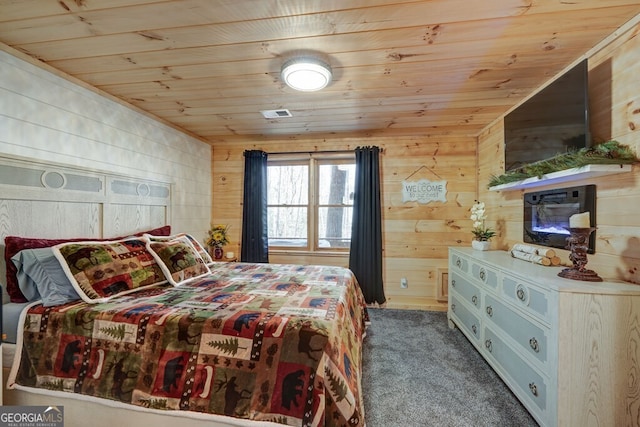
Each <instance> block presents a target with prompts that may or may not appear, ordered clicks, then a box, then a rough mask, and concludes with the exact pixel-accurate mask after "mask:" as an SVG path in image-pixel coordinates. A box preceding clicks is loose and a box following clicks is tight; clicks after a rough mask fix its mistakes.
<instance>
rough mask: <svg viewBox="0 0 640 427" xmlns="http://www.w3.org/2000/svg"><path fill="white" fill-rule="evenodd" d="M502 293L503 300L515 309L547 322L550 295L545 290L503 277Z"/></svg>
mask: <svg viewBox="0 0 640 427" xmlns="http://www.w3.org/2000/svg"><path fill="white" fill-rule="evenodd" d="M502 292H503V295H504V296H505V298H506V299H507V300H509V301H512V302H514V303H515V305H516V306H517V307H520V308H522V309H524V310H526V311H527V312H528V313H530V314H532V315H533V316H535V317H537V318H540V319H541V320H542V321H544V322H548V321H549V318H548V317H549V301H550V295H549V292H548V291H546V290H542V289H540V288H537V287H535V286H531V285H529V284H528V283H526V282H522V281H520V280H517V279H515V278H513V277H504V279H503V280H502Z"/></svg>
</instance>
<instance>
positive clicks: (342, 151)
mask: <svg viewBox="0 0 640 427" xmlns="http://www.w3.org/2000/svg"><path fill="white" fill-rule="evenodd" d="M354 151H355V149H353V150H320V151H276V152H273V153H272V152H268V151H267V152H266V153H267V154H273V155H278V154H347V153H353V152H354ZM380 153H384V149H382V148H380Z"/></svg>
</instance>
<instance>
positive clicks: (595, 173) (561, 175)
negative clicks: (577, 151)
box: [489, 164, 631, 191]
mask: <svg viewBox="0 0 640 427" xmlns="http://www.w3.org/2000/svg"><path fill="white" fill-rule="evenodd" d="M624 172H631V165H598V164H594V165H586V166H582V167H580V168H573V169H567V170H563V171H559V172H552V173H548V174H545V175H542V176H541V177H532V178H527V179H523V180H521V181H515V182H509V183H507V184H500V185H494V186H493V187H489V191H511V190H521V189H523V188H533V187H541V186H543V185H550V184H558V183H563V182H570V181H578V180H582V179H588V178H597V177H601V176H606V175H615V174H618V173H624Z"/></svg>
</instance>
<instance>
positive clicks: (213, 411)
mask: <svg viewBox="0 0 640 427" xmlns="http://www.w3.org/2000/svg"><path fill="white" fill-rule="evenodd" d="M1 167H2V165H1V164H0V179H1V177H2V173H1ZM26 167H27V168H32V165H29V166H26ZM59 170H60V169H57V171H59ZM60 173H64V172H60ZM74 173H76V174H77V171H74ZM105 179H106V180H110V179H112V178H111V177H106V178H105ZM117 179H120V180H122V177H119V178H117ZM125 181H126V180H125ZM0 184H1V183H0ZM142 184H143V186H142V187H141V183H139V182H138V183H135V185H134V186H133V187H131V186H107V188H109V189H122V188H125V190H126V189H127V188H135V189H136V191H139V190H140V188H142V189H143V193H144V194H143V195H142V199H144V200H150V198H153V197H156V199H154V200H151V201H150V202H149V203H146V204H145V203H139V201H136V202H135V203H133V202H132V198H136V200H137V199H140V197H136V195H124V196H123V197H125V198H126V203H123V206H124V209H125V210H127V211H129V210H130V209H131V206H136V208H137V209H139V210H140V211H142V212H146V213H149V214H150V218H151V220H150V221H145V222H144V224H145V225H146V226H148V227H152V226H159V227H156V228H154V229H149V228H147V229H146V230H145V231H136V229H137V230H140V228H141V227H140V226H139V224H138V227H136V229H133V230H132V231H131V233H130V234H129V235H126V234H125V235H124V236H122V235H121V236H120V237H118V238H112V239H106V238H104V237H103V236H105V235H109V234H108V232H105V231H104V230H102V231H101V232H100V233H98V234H99V236H91V237H100V238H99V239H95V238H76V239H69V238H66V237H64V238H61V239H52V240H51V241H50V242H48V243H52V244H51V245H48V246H46V247H44V248H42V247H40V248H27V247H26V246H28V245H26V246H25V247H18V248H13V249H12V251H11V252H12V254H11V258H14V259H13V260H12V264H15V260H16V259H17V260H19V262H17V265H18V267H17V269H16V270H17V271H16V274H17V275H20V270H21V269H24V268H26V267H25V265H29V262H30V261H28V260H27V256H26V254H29V255H33V254H32V253H31V252H29V251H30V250H36V251H37V250H38V249H43V251H41V252H46V257H47V260H48V261H47V262H48V263H49V264H47V265H53V264H55V263H56V262H57V263H58V264H57V265H59V269H58V268H56V270H60V271H62V273H60V271H57V273H56V274H57V275H59V276H60V275H62V276H64V277H66V279H67V280H68V281H69V284H70V285H64V287H65V288H69V287H70V288H72V292H68V294H70V295H66V294H65V293H64V292H63V293H62V294H65V295H60V292H58V291H55V292H50V291H51V289H58V288H57V287H56V286H52V285H51V283H48V280H41V279H40V278H41V277H42V276H38V275H32V276H33V277H32V281H31V282H32V283H31V284H30V286H31V287H33V288H36V289H37V292H36V294H37V297H35V298H34V297H33V296H32V295H31V296H29V297H28V298H24V299H25V300H31V301H26V302H21V301H20V299H19V298H17V299H16V298H15V295H14V296H11V297H10V298H11V299H12V301H14V302H12V303H10V304H8V305H5V306H3V308H4V310H3V318H4V319H5V320H4V322H5V326H4V331H5V333H7V331H9V332H8V333H7V335H11V334H15V341H16V343H15V345H14V344H7V343H4V344H3V365H4V366H5V367H6V366H8V365H11V370H10V372H7V370H5V375H7V377H6V378H5V379H6V380H7V387H8V390H5V396H4V403H5V405H6V404H10V405H18V404H19V405H46V406H49V405H62V406H63V407H64V408H65V425H67V426H75V425H87V424H89V423H90V424H91V425H93V426H101V425H104V426H107V425H109V426H112V425H113V424H117V423H122V424H124V425H133V424H134V423H138V424H141V425H154V426H164V425H175V423H176V422H177V419H176V417H178V418H179V422H180V425H184V426H200V425H203V426H204V425H207V426H212V425H215V426H223V425H224V426H227V425H229V426H231V425H241V426H263V425H264V426H277V425H301V426H302V425H305V426H307V425H308V426H315V425H327V426H332V425H353V426H364V425H365V422H364V411H363V403H362V390H361V384H360V381H361V359H362V357H361V356H362V355H361V348H362V346H361V344H362V339H363V337H364V333H365V324H366V319H367V314H366V306H365V304H364V300H363V298H362V294H361V292H360V289H359V286H358V284H357V282H356V281H355V278H354V276H353V274H352V273H351V272H350V271H349V270H348V269H345V268H340V267H331V266H299V265H277V264H250V263H235V262H234V263H216V262H213V261H212V260H211V259H210V258H207V254H206V251H204V250H203V248H202V247H199V245H198V242H197V239H194V238H193V237H192V236H190V235H188V234H186V233H177V234H176V233H174V234H170V228H168V227H167V226H164V227H163V226H160V224H163V223H165V222H161V221H163V220H167V219H168V218H170V216H169V214H168V209H169V207H170V200H169V195H168V194H166V193H165V192H163V191H148V186H152V185H156V184H154V183H142ZM144 186H147V187H146V188H145V187H144ZM159 187H162V185H159ZM168 188H169V189H170V185H168ZM45 192H46V189H45ZM138 196H139V195H138ZM56 197H58V199H59V195H58V196H56ZM158 197H161V198H165V199H166V203H159V202H158V200H157V198H158ZM22 198H24V196H22ZM144 200H142V201H143V202H144ZM89 202H90V203H91V202H93V201H92V200H89ZM116 202H117V198H114V197H113V195H112V196H110V197H109V200H108V203H102V202H101V203H99V209H112V210H113V209H115V208H114V206H113V205H114V204H117V203H116ZM2 203H3V201H1V200H0V206H1V205H2ZM20 203H22V202H20ZM55 203H57V204H58V205H59V204H60V203H61V202H60V201H59V200H57V201H56V202H55ZM73 203H74V204H77V200H73ZM141 206H142V207H141ZM72 209H73V210H74V211H75V210H76V209H77V206H73V207H72ZM94 217H95V216H94ZM97 217H98V218H100V222H101V223H108V221H105V220H103V219H102V218H104V216H102V215H97ZM138 218H139V216H138ZM159 222H160V224H158V223H159ZM120 226H121V224H120ZM18 231H20V230H18ZM118 231H125V230H118ZM67 233H68V232H67ZM123 234H124V233H123ZM77 235H78V234H67V237H75V236H77ZM110 235H116V234H115V233H113V231H112V233H111V234H110ZM5 237H6V236H5ZM14 237H15V236H14ZM56 237H57V236H56ZM18 239H19V241H21V242H22V241H24V240H29V239H24V238H22V237H18ZM34 240H41V239H34ZM54 240H55V241H54ZM6 246H7V247H9V246H11V244H9V245H6ZM5 249H6V248H5ZM16 249H17V251H16ZM41 252H38V254H39V255H37V256H35V258H38V257H43V256H44V255H42V253H41ZM20 261H24V263H25V264H23V265H22V266H21V264H20ZM42 262H43V261H42V259H41V258H38V259H37V262H35V263H36V264H38V263H42ZM10 266H11V265H10V264H9V263H7V264H6V265H5V266H4V267H5V268H6V267H10ZM23 267H24V268H23ZM45 270H47V268H45ZM124 270H126V272H123V271H124ZM47 272H48V273H50V272H51V269H50V268H49V269H48V270H47ZM10 273H11V272H10ZM48 273H47V274H48ZM26 275H27V276H29V274H26ZM52 280H53V279H52ZM56 280H58V279H56ZM53 281H55V280H53ZM43 283H44V284H43ZM39 285H40V287H38V286H39ZM25 286H26V285H25ZM7 287H8V288H9V289H7V291H8V292H9V295H11V293H15V292H16V290H15V285H11V284H7ZM24 289H30V288H29V287H28V286H26V287H25V288H24ZM27 292H28V290H27ZM74 292H75V295H74ZM5 298H6V297H5ZM10 311H13V312H14V316H13V317H12V318H11V319H9V317H8V316H6V313H8V312H10ZM15 313H19V318H18V319H17V320H16V317H15ZM9 320H11V321H13V322H14V325H15V326H13V327H11V326H9V325H8V323H7V322H8V321H9ZM12 329H14V330H15V332H11V330H12ZM14 354H15V356H14Z"/></svg>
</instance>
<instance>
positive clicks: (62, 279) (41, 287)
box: [11, 248, 80, 307]
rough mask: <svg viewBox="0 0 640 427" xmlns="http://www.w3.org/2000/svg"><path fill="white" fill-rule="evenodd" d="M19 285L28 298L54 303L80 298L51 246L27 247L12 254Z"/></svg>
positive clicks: (43, 302)
mask: <svg viewBox="0 0 640 427" xmlns="http://www.w3.org/2000/svg"><path fill="white" fill-rule="evenodd" d="M11 261H13V264H15V266H16V268H17V269H18V274H17V276H18V286H20V290H21V291H22V294H23V295H24V296H25V297H26V298H27V299H28V300H29V301H36V300H42V305H43V306H45V307H52V306H55V305H62V304H66V303H68V302H71V301H77V300H79V299H80V295H78V293H77V292H76V290H75V288H74V287H73V285H72V284H71V282H70V281H69V279H68V278H67V276H66V274H65V272H64V270H63V269H62V267H61V266H60V262H58V259H57V258H56V256H55V255H54V254H53V250H52V249H51V248H38V249H25V250H23V251H20V252H18V253H17V254H16V255H14V256H13V257H12V258H11Z"/></svg>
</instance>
